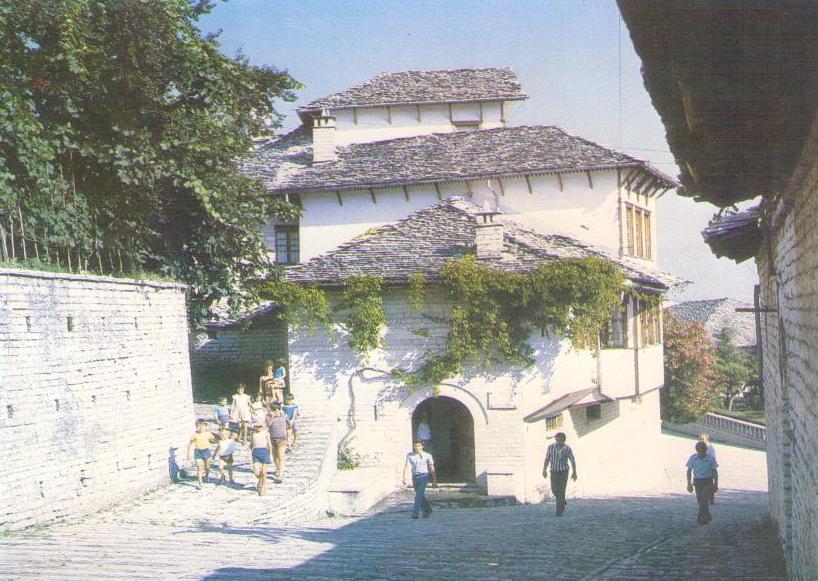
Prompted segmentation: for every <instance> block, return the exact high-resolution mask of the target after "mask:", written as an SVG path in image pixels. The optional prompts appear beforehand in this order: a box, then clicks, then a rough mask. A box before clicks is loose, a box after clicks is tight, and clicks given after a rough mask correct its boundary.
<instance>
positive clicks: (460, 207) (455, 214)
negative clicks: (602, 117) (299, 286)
mask: <svg viewBox="0 0 818 581" xmlns="http://www.w3.org/2000/svg"><path fill="white" fill-rule="evenodd" d="M481 210H482V208H481V207H480V206H478V205H476V204H474V203H472V202H470V201H468V200H466V199H464V198H460V197H454V198H449V199H448V200H445V201H443V202H440V203H438V204H435V205H434V206H431V207H429V208H424V209H422V210H419V211H417V212H415V213H413V214H410V215H409V216H408V217H407V218H405V219H403V220H400V221H398V222H395V223H393V224H388V225H386V226H382V227H381V228H378V229H376V230H374V231H371V232H368V233H366V234H363V235H362V236H359V237H358V238H355V239H354V240H351V241H350V242H347V243H345V244H342V245H341V246H339V247H338V248H336V249H335V250H332V251H330V252H327V253H325V254H322V255H319V256H316V257H315V258H312V259H311V260H309V261H307V262H305V263H303V264H298V265H295V266H292V267H290V268H289V269H287V277H288V279H289V280H291V281H293V282H300V283H305V284H317V285H319V286H336V285H338V284H340V283H342V282H343V281H344V280H345V279H347V278H349V277H351V276H355V275H376V276H382V277H383V278H384V281H385V282H386V283H387V284H392V285H395V284H398V285H399V284H405V283H406V282H408V280H409V276H410V275H412V274H422V275H424V277H425V278H426V280H428V281H430V282H434V281H436V280H439V277H440V275H439V272H440V268H441V267H442V266H443V265H444V264H445V263H446V262H447V261H449V260H451V259H456V258H460V257H463V256H465V255H466V254H471V253H473V252H474V248H475V231H476V221H475V219H474V217H475V215H476V214H478V213H479V212H480V211H481ZM503 238H504V240H503V242H504V244H503V250H502V253H501V256H500V257H499V258H493V259H482V260H481V262H482V263H484V264H486V265H487V266H491V267H493V268H498V269H502V270H510V271H516V272H526V271H529V270H532V269H533V268H535V267H536V266H537V265H538V264H540V263H541V262H543V261H547V260H559V259H564V258H587V257H592V256H595V257H599V258H603V259H605V260H609V261H611V262H613V263H614V264H617V265H618V266H619V267H620V268H622V270H623V272H624V273H625V275H626V276H627V277H628V278H629V279H630V280H631V281H633V282H634V283H636V284H638V285H639V286H642V287H645V288H648V289H655V290H659V291H664V290H667V289H668V288H670V287H671V286H674V285H676V284H678V283H679V282H680V280H679V279H677V278H676V277H674V276H672V275H669V274H666V273H662V272H657V271H654V270H650V269H648V268H645V267H643V266H641V265H638V264H630V263H628V262H627V261H626V260H622V259H619V258H614V257H611V256H609V255H608V254H606V253H604V252H603V251H601V250H597V249H594V248H593V247H592V246H589V245H587V244H584V243H582V242H579V241H578V240H574V239H573V238H569V237H567V236H559V235H553V234H552V235H543V234H539V233H537V232H534V231H532V230H528V229H526V228H523V227H522V226H519V225H517V224H515V223H514V222H510V221H508V220H503Z"/></svg>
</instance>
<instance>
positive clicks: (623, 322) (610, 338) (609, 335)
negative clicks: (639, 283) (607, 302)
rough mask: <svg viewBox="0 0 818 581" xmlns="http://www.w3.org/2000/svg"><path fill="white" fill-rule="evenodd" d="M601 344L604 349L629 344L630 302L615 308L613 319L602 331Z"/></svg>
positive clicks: (624, 302) (618, 347)
mask: <svg viewBox="0 0 818 581" xmlns="http://www.w3.org/2000/svg"><path fill="white" fill-rule="evenodd" d="M599 339H600V341H599V342H600V344H601V345H602V348H603V349H623V348H625V347H627V346H628V303H627V301H622V304H621V305H619V306H618V307H617V308H615V309H614V312H613V315H612V316H611V320H610V321H609V322H608V325H607V326H606V327H605V328H603V329H602V332H601V333H600V337H599Z"/></svg>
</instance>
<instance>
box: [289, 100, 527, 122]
mask: <svg viewBox="0 0 818 581" xmlns="http://www.w3.org/2000/svg"><path fill="white" fill-rule="evenodd" d="M526 99H528V95H526V94H522V95H515V96H513V97H512V96H509V97H480V98H477V99H439V100H438V99H436V100H434V101H384V102H382V103H360V104H357V103H356V104H351V105H330V106H324V107H321V106H314V107H311V106H309V105H305V106H304V107H298V108H297V109H296V112H297V113H298V115H299V117H301V119H302V120H304V119H306V118H309V116H311V115H312V114H314V113H319V112H321V111H342V110H347V109H377V108H379V107H416V106H418V105H457V104H460V103H494V102H499V101H525V100H526Z"/></svg>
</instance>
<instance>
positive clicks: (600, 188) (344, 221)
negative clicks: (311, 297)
mask: <svg viewBox="0 0 818 581" xmlns="http://www.w3.org/2000/svg"><path fill="white" fill-rule="evenodd" d="M591 176H592V177H591V181H590V182H589V180H588V176H587V175H586V174H585V173H575V174H564V175H563V176H562V177H561V181H562V191H561V190H560V184H559V180H558V179H557V177H556V176H554V175H548V176H530V177H529V179H528V180H527V181H526V179H525V178H522V177H521V178H504V179H503V180H502V186H501V185H500V183H499V182H498V181H497V180H496V179H493V180H491V181H487V180H481V181H471V182H469V183H468V184H465V183H445V184H439V185H438V188H437V189H436V188H435V186H434V185H418V186H411V187H408V188H406V191H404V190H403V189H401V188H375V189H374V190H373V191H372V192H369V191H367V190H341V191H340V199H341V201H340V202H339V199H338V195H336V193H335V192H321V193H307V194H303V195H302V196H301V199H302V204H303V207H304V214H303V216H302V217H301V220H300V240H301V260H302V261H306V260H309V259H310V258H312V257H314V256H317V255H319V254H321V253H323V252H327V251H329V250H332V249H334V248H336V247H337V246H339V245H340V244H342V243H344V242H347V241H349V240H352V239H353V238H355V237H356V236H360V235H361V234H364V233H366V232H367V231H368V230H370V229H372V228H378V227H380V226H383V225H386V224H390V223H393V222H396V221H398V220H401V219H403V218H406V217H407V216H408V215H409V214H411V213H412V212H416V211H417V210H420V209H423V208H426V207H429V206H431V205H434V204H435V203H437V202H438V201H439V197H438V190H439V192H440V198H448V197H451V196H464V197H466V198H468V199H471V200H472V201H474V202H475V203H476V204H478V205H483V204H485V203H488V204H489V205H490V206H491V207H499V208H500V209H501V210H502V211H503V213H504V215H503V218H504V219H507V220H509V221H513V222H517V223H518V224H520V225H522V226H525V227H528V228H531V229H532V230H535V231H537V232H540V233H543V234H562V235H566V236H571V237H574V238H577V239H579V240H581V241H584V242H587V243H590V244H593V245H594V246H596V247H599V248H602V249H604V250H606V251H607V252H609V253H610V254H612V255H614V256H617V255H619V254H620V253H621V252H623V251H624V250H623V244H625V242H624V240H625V235H624V232H623V228H624V226H623V224H622V221H621V217H620V216H621V209H622V207H624V203H625V201H626V200H627V199H628V196H629V195H630V194H628V193H626V192H624V191H623V192H622V193H621V195H620V191H619V187H618V185H617V172H616V171H602V172H591ZM529 184H530V185H531V191H529ZM591 185H593V187H591ZM633 197H634V198H635V196H633ZM633 203H634V204H636V203H637V202H636V200H635V199H634V200H633ZM638 203H639V206H640V207H645V208H648V209H652V208H653V204H654V202H653V200H652V199H647V198H646V197H645V196H640V200H639V202H638ZM652 227H653V228H655V220H653V221H652ZM652 248H653V249H654V253H653V256H654V257H655V256H656V253H655V248H656V233H655V230H654V233H653V236H652ZM644 264H646V265H647V266H655V264H656V263H655V260H650V261H648V260H646V261H644Z"/></svg>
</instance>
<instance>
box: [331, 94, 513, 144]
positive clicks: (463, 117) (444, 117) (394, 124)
mask: <svg viewBox="0 0 818 581" xmlns="http://www.w3.org/2000/svg"><path fill="white" fill-rule="evenodd" d="M516 105H517V101H506V102H505V104H504V105H503V113H504V114H505V118H501V116H500V112H501V109H500V102H499V101H495V102H488V103H483V104H482V107H481V105H479V104H478V103H456V104H452V117H451V119H450V118H449V106H448V105H421V106H420V119H418V109H417V108H416V107H415V106H414V105H408V106H393V107H390V110H389V111H387V109H386V107H367V108H358V109H356V110H355V111H353V110H352V109H341V110H337V111H333V114H334V115H335V119H336V133H335V135H336V143H337V144H338V145H339V146H344V145H349V144H351V143H369V142H372V141H382V140H385V139H396V138H399V137H414V136H417V135H430V134H432V133H449V132H452V131H456V130H457V127H456V126H455V125H454V124H453V123H452V121H455V122H458V121H474V120H480V119H481V118H482V122H481V123H480V126H479V128H480V129H494V128H497V127H503V126H504V125H505V120H506V119H508V118H509V116H510V115H511V114H512V112H513V110H514V108H515V106H516ZM481 109H482V112H481ZM390 119H391V121H390Z"/></svg>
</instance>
